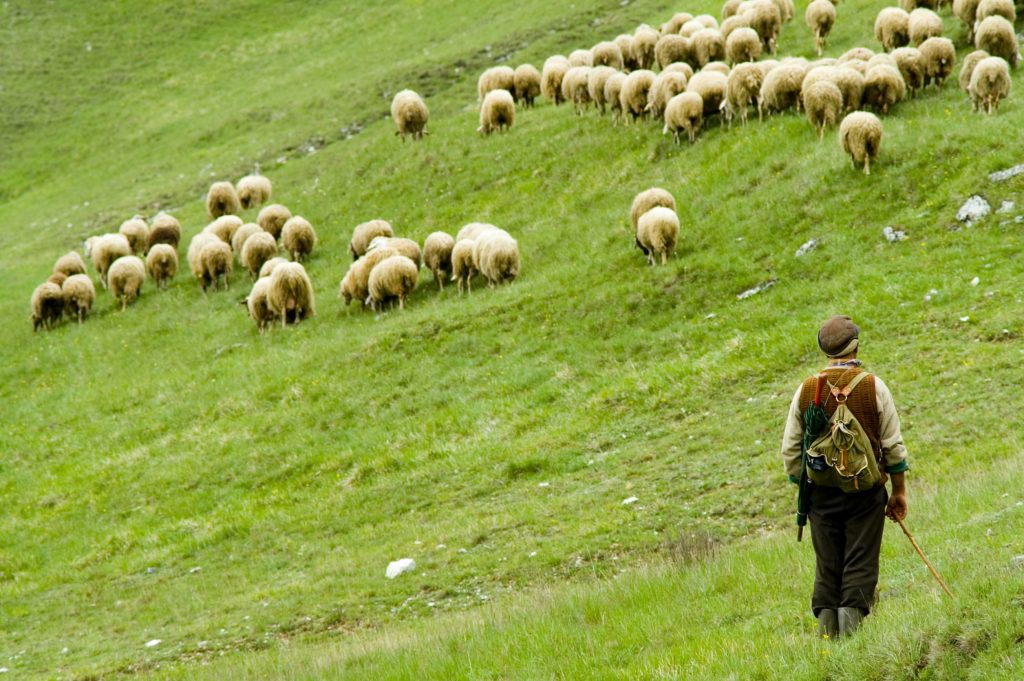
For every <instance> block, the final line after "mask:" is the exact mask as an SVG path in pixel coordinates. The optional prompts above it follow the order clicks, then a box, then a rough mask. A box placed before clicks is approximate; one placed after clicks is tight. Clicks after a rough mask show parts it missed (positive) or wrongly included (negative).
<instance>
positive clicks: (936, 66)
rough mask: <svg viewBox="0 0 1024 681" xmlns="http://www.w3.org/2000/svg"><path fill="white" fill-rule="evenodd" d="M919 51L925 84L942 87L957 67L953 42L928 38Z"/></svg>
mask: <svg viewBox="0 0 1024 681" xmlns="http://www.w3.org/2000/svg"><path fill="white" fill-rule="evenodd" d="M1004 21H1005V19H1004ZM917 49H918V50H920V52H921V60H922V61H923V62H924V76H925V81H926V83H925V84H926V85H927V84H931V83H935V86H936V87H942V81H944V80H945V79H946V78H947V77H948V76H949V74H951V73H952V72H953V67H954V66H955V65H956V48H954V47H953V41H952V40H950V39H949V38H928V40H925V41H924V42H923V43H921V46H920V47H918V48H917Z"/></svg>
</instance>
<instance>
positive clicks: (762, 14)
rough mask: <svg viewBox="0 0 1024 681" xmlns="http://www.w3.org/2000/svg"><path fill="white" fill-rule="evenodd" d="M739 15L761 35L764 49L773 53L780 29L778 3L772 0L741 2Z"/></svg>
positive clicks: (780, 17)
mask: <svg viewBox="0 0 1024 681" xmlns="http://www.w3.org/2000/svg"><path fill="white" fill-rule="evenodd" d="M739 15H740V16H743V17H744V18H745V19H746V20H747V23H748V25H749V26H750V28H752V29H754V30H755V31H757V34H758V35H759V36H761V45H762V46H763V47H764V49H765V51H766V52H770V53H772V54H775V48H776V45H777V43H778V40H779V32H780V31H781V30H782V12H781V11H779V7H778V5H776V4H775V3H774V2H772V0H751V1H750V2H749V3H744V4H743V6H742V7H741V8H740V12H739Z"/></svg>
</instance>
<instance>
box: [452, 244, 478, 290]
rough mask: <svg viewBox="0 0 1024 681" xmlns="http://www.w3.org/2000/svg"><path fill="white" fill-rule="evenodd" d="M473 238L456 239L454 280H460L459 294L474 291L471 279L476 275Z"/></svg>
mask: <svg viewBox="0 0 1024 681" xmlns="http://www.w3.org/2000/svg"><path fill="white" fill-rule="evenodd" d="M474 245H475V242H474V241H473V239H463V240H462V241H456V242H455V246H454V247H452V281H454V282H458V289H459V295H462V293H463V292H464V291H465V292H468V293H471V292H472V287H471V284H470V281H471V280H472V279H473V277H474V276H475V275H476V267H475V266H474V264H473V247H474Z"/></svg>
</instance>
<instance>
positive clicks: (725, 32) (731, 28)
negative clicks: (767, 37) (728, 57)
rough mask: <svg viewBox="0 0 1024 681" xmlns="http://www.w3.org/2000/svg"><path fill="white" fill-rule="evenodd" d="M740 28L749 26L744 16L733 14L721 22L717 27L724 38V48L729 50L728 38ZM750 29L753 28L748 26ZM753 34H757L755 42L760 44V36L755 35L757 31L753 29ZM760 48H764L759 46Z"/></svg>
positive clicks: (748, 21)
mask: <svg viewBox="0 0 1024 681" xmlns="http://www.w3.org/2000/svg"><path fill="white" fill-rule="evenodd" d="M741 28H750V20H749V19H748V18H747V17H746V16H738V15H735V14H734V15H733V16H731V17H729V18H728V19H726V20H725V21H723V22H722V25H721V26H720V27H719V28H718V30H719V31H721V32H722V37H723V38H725V48H726V51H727V52H728V50H729V38H730V37H732V34H733V33H735V32H736V31H738V30H739V29H741ZM750 30H751V31H754V29H752V28H750ZM754 35H756V36H757V44H758V45H759V46H761V36H759V35H757V31H754ZM761 49H764V48H763V46H761Z"/></svg>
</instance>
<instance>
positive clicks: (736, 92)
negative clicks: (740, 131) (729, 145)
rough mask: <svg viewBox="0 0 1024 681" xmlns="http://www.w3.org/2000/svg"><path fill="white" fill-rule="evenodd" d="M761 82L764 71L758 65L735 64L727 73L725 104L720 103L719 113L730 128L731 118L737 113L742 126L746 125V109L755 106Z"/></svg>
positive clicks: (750, 63)
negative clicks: (720, 112)
mask: <svg viewBox="0 0 1024 681" xmlns="http://www.w3.org/2000/svg"><path fill="white" fill-rule="evenodd" d="M763 81H764V71H762V70H761V67H760V65H758V64H754V63H752V62H744V63H742V64H737V65H736V66H734V67H733V69H732V70H731V71H730V72H729V77H728V78H727V79H726V84H725V102H723V103H722V109H721V111H722V115H723V116H724V117H725V120H726V122H727V123H728V124H729V125H730V126H731V125H732V118H733V116H735V115H736V114H737V113H738V114H739V115H740V120H741V121H742V122H743V125H746V124H747V107H749V106H751V105H753V106H754V107H756V106H757V102H758V101H759V99H760V97H761V84H762V82H763Z"/></svg>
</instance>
